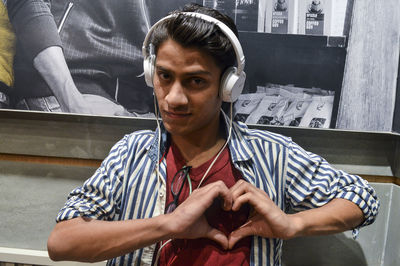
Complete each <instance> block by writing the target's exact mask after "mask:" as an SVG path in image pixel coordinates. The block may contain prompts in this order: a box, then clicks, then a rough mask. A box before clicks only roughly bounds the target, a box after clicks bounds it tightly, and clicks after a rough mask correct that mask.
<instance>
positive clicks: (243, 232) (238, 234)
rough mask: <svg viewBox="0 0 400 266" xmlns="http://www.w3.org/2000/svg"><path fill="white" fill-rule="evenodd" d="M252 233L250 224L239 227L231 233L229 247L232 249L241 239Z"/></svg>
mask: <svg viewBox="0 0 400 266" xmlns="http://www.w3.org/2000/svg"><path fill="white" fill-rule="evenodd" d="M251 235H253V230H252V229H251V227H250V226H249V225H248V224H245V225H243V226H241V227H239V228H238V229H237V230H235V231H233V232H232V233H231V234H230V235H229V240H228V243H229V245H228V248H229V249H232V248H233V247H234V246H235V244H236V243H237V242H238V241H239V240H240V239H242V238H244V237H246V236H251Z"/></svg>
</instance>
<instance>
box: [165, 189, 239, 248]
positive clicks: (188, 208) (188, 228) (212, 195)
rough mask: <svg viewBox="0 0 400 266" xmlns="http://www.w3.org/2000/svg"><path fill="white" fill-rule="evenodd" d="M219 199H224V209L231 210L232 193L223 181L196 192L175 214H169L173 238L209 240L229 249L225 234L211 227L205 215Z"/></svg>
mask: <svg viewBox="0 0 400 266" xmlns="http://www.w3.org/2000/svg"><path fill="white" fill-rule="evenodd" d="M218 197H220V198H221V199H222V202H223V207H222V208H223V209H224V210H230V209H231V206H232V196H231V192H230V190H229V189H228V188H227V187H226V185H225V184H224V183H223V182H222V181H217V182H215V183H211V184H208V185H206V186H204V187H202V188H199V189H196V190H194V191H193V193H192V194H191V195H190V196H189V197H188V198H187V199H186V200H185V201H184V202H182V203H181V204H180V205H179V206H178V207H177V208H176V210H175V211H174V212H172V213H171V214H169V215H171V220H170V222H171V228H172V229H171V230H172V231H173V238H179V239H196V238H209V239H211V240H213V241H215V242H217V243H219V244H220V245H221V246H222V247H223V248H224V249H227V248H228V238H227V236H226V235H225V234H224V233H223V232H221V231H219V230H217V229H215V228H213V227H211V226H210V225H209V224H208V222H207V219H206V217H205V215H204V213H205V211H206V210H207V208H209V207H210V206H211V205H212V203H213V201H214V200H215V199H216V198H218Z"/></svg>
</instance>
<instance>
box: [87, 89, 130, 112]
mask: <svg viewBox="0 0 400 266" xmlns="http://www.w3.org/2000/svg"><path fill="white" fill-rule="evenodd" d="M83 100H84V102H85V104H86V105H87V106H86V107H87V108H89V109H90V113H91V114H95V115H111V116H114V115H117V116H134V115H133V114H131V113H129V112H128V111H127V110H126V109H125V108H124V107H123V106H122V105H120V104H117V103H114V102H112V101H110V100H109V99H107V98H105V97H102V96H98V95H93V94H83Z"/></svg>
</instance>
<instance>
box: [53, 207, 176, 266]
mask: <svg viewBox="0 0 400 266" xmlns="http://www.w3.org/2000/svg"><path fill="white" fill-rule="evenodd" d="M168 216H169V215H161V216H157V217H154V218H149V219H139V220H127V221H111V222H108V221H100V220H92V219H84V218H81V217H78V218H74V219H71V220H68V221H63V222H60V223H58V224H57V225H56V227H55V228H54V230H53V232H52V233H51V235H50V237H49V239H48V242H47V248H48V252H49V256H50V258H51V259H52V260H56V261H59V260H72V261H82V262H96V261H103V260H107V259H111V258H114V257H118V256H121V255H124V254H127V253H129V252H132V251H133V250H136V249H139V248H143V247H146V246H149V245H151V244H154V243H157V242H159V241H162V240H165V239H169V238H170V237H171V233H170V230H169V226H168V225H169V224H170V223H169V222H168Z"/></svg>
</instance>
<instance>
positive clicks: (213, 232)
mask: <svg viewBox="0 0 400 266" xmlns="http://www.w3.org/2000/svg"><path fill="white" fill-rule="evenodd" d="M206 237H207V238H209V239H211V240H213V241H215V242H217V243H218V244H220V245H221V247H222V248H223V249H224V250H226V249H228V247H229V243H228V238H227V237H226V235H225V234H224V233H222V232H221V231H219V230H217V229H215V228H212V227H211V229H210V231H209V232H208V233H207V236H206Z"/></svg>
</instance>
